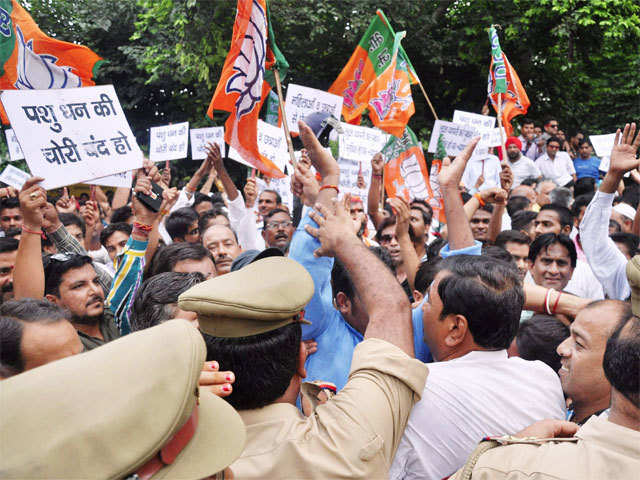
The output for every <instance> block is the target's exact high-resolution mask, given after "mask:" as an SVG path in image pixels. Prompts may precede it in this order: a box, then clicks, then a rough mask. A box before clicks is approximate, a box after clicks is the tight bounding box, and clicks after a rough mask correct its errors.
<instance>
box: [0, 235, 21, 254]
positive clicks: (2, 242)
mask: <svg viewBox="0 0 640 480" xmlns="http://www.w3.org/2000/svg"><path fill="white" fill-rule="evenodd" d="M18 245H20V241H19V240H16V239H15V238H8V237H0V253H6V252H15V251H16V250H18Z"/></svg>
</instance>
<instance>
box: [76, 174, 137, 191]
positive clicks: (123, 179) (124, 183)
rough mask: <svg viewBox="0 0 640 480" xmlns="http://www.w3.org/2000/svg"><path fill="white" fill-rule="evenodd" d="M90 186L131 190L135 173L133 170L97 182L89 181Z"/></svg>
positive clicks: (97, 179) (96, 180)
mask: <svg viewBox="0 0 640 480" xmlns="http://www.w3.org/2000/svg"><path fill="white" fill-rule="evenodd" d="M84 183H88V184H89V185H100V186H101V187H124V188H131V184H132V183H133V173H132V171H131V170H129V171H128V172H120V173H116V174H114V175H109V176H107V177H102V178H96V179H95V180H89V181H88V182H84Z"/></svg>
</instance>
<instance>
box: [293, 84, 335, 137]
mask: <svg viewBox="0 0 640 480" xmlns="http://www.w3.org/2000/svg"><path fill="white" fill-rule="evenodd" d="M285 105H286V113H287V124H288V125H289V130H290V131H291V132H294V133H298V120H302V119H304V117H306V116H307V115H309V114H310V113H314V112H327V113H330V114H331V115H333V116H334V117H335V118H337V119H338V120H339V119H340V114H341V113H342V97H339V96H338V95H334V94H333V93H329V92H325V91H324V90H317V89H315V88H309V87H303V86H302V85H296V84H295V83H290V84H289V85H288V86H287V98H286V99H285Z"/></svg>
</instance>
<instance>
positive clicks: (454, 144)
mask: <svg viewBox="0 0 640 480" xmlns="http://www.w3.org/2000/svg"><path fill="white" fill-rule="evenodd" d="M440 134H442V143H443V144H444V148H445V150H446V151H447V155H458V154H459V153H460V152H462V151H463V150H464V148H465V147H466V146H467V144H468V143H469V142H470V141H471V139H472V138H473V137H475V136H476V135H478V131H477V129H476V128H475V127H470V126H467V125H458V124H456V123H453V122H445V121H444V120H436V121H435V123H434V125H433V130H432V131H431V139H430V140H429V148H428V149H427V151H428V152H430V153H435V152H436V150H437V149H438V137H439V136H440ZM477 148H478V147H476V149H477Z"/></svg>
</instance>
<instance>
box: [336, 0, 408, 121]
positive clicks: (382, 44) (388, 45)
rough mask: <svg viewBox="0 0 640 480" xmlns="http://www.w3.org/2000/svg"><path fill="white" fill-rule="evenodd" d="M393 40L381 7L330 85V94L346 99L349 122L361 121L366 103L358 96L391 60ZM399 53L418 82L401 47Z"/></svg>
mask: <svg viewBox="0 0 640 480" xmlns="http://www.w3.org/2000/svg"><path fill="white" fill-rule="evenodd" d="M394 39H395V34H394V32H393V31H392V29H391V27H390V25H389V21H388V20H387V18H386V17H385V15H384V13H383V12H382V10H378V11H377V12H376V16H375V17H373V19H372V20H371V23H369V27H368V28H367V31H366V32H365V33H364V35H363V36H362V38H361V39H360V42H359V43H358V45H357V46H356V49H355V51H354V52H353V54H352V55H351V58H350V59H349V61H348V62H347V64H346V65H345V67H344V68H343V69H342V71H341V72H340V75H338V78H337V79H336V80H335V82H333V85H331V87H330V88H329V93H333V94H334V95H340V96H341V97H342V98H343V103H342V116H343V117H344V119H345V121H346V122H348V123H351V124H354V125H359V124H360V118H361V114H360V113H356V112H362V110H363V109H364V108H366V104H365V105H364V106H362V105H360V103H359V102H358V101H357V98H358V97H359V96H360V95H361V94H362V93H363V92H364V91H365V90H367V88H369V85H370V84H371V83H372V82H373V81H374V80H375V79H376V77H377V76H378V75H380V74H381V73H382V72H384V70H385V69H386V68H387V66H388V65H389V64H390V63H391V60H392V51H393V43H394ZM398 55H399V56H400V58H401V59H402V60H403V61H404V63H405V64H406V65H407V70H408V75H409V78H410V82H411V83H412V84H413V83H418V75H417V74H416V73H415V70H414V69H413V66H412V65H411V62H410V61H409V58H408V57H407V54H406V53H405V51H404V49H403V48H402V46H400V47H399V54H398ZM360 107H362V108H360Z"/></svg>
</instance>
